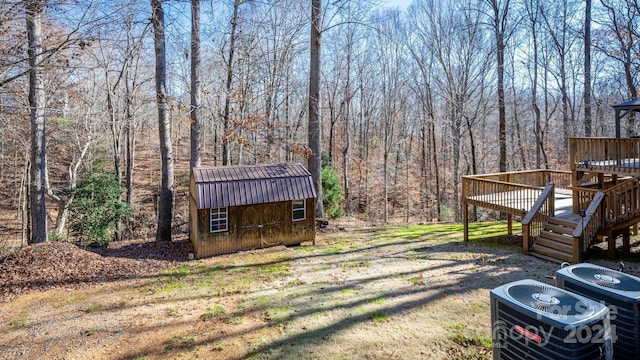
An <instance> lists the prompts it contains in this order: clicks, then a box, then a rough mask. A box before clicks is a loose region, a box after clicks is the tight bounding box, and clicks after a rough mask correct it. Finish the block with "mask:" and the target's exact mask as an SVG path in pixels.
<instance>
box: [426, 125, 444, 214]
mask: <svg viewBox="0 0 640 360" xmlns="http://www.w3.org/2000/svg"><path fill="white" fill-rule="evenodd" d="M429 127H430V129H429V133H430V134H431V149H432V151H431V155H432V156H433V171H434V174H433V175H434V176H433V177H434V178H435V180H436V195H435V196H436V220H437V221H440V219H441V218H442V214H441V213H440V208H441V201H442V199H441V196H440V167H439V165H438V150H437V149H438V148H437V144H436V129H435V119H433V118H432V119H431V121H430V122H429Z"/></svg>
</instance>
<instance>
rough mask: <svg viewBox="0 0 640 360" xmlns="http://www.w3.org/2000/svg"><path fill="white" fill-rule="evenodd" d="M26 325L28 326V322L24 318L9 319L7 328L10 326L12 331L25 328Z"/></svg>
mask: <svg viewBox="0 0 640 360" xmlns="http://www.w3.org/2000/svg"><path fill="white" fill-rule="evenodd" d="M28 325H29V320H28V319H27V318H26V317H19V318H15V319H11V321H9V326H11V328H12V329H23V328H26V327H27V326H28Z"/></svg>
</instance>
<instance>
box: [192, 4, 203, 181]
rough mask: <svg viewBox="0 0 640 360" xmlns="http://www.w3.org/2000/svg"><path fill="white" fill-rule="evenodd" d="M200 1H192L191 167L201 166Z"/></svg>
mask: <svg viewBox="0 0 640 360" xmlns="http://www.w3.org/2000/svg"><path fill="white" fill-rule="evenodd" d="M199 110H200V0H191V111H190V114H191V136H190V139H191V156H190V158H189V166H190V167H191V168H194V167H196V166H200V163H201V161H202V145H201V140H200V119H199V118H198V117H199V114H198V111H199Z"/></svg>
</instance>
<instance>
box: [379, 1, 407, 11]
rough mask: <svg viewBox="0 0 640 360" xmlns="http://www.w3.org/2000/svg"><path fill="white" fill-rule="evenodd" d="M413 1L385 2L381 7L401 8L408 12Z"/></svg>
mask: <svg viewBox="0 0 640 360" xmlns="http://www.w3.org/2000/svg"><path fill="white" fill-rule="evenodd" d="M412 1H413V0H383V1H382V4H381V6H384V7H399V8H400V9H402V10H406V9H407V7H408V6H409V4H411V2H412Z"/></svg>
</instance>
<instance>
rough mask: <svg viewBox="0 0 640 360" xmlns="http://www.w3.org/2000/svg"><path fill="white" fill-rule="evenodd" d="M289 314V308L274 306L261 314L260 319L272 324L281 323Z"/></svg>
mask: <svg viewBox="0 0 640 360" xmlns="http://www.w3.org/2000/svg"><path fill="white" fill-rule="evenodd" d="M289 314H291V308H290V307H288V306H276V307H271V308H269V309H267V310H265V311H263V312H262V319H263V320H264V321H269V322H274V323H275V324H280V323H282V322H283V321H284V320H285V319H286V318H287V316H288V315H289Z"/></svg>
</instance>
